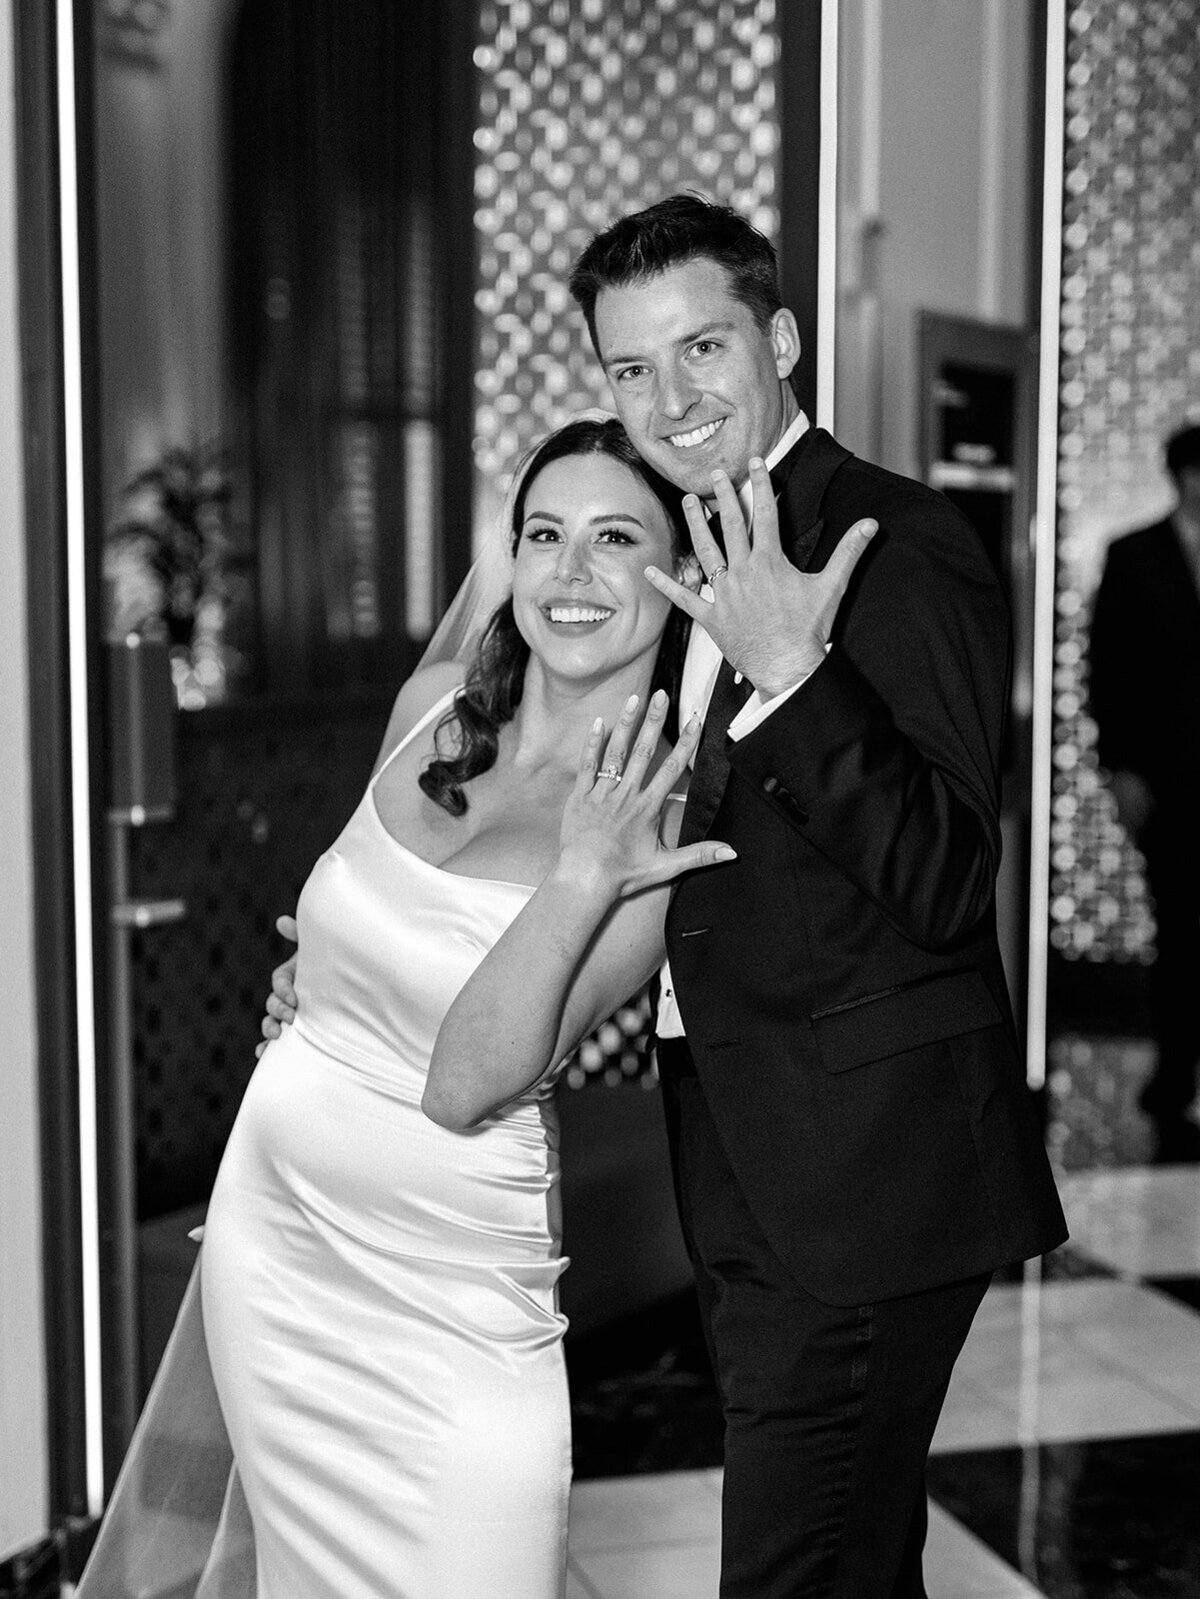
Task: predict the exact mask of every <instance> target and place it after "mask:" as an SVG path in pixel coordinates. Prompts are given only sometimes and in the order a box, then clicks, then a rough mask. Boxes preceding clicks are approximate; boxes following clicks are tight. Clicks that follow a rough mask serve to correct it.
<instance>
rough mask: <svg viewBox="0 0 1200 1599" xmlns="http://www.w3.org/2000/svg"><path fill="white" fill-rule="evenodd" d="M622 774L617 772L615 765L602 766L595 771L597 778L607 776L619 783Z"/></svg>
mask: <svg viewBox="0 0 1200 1599" xmlns="http://www.w3.org/2000/svg"><path fill="white" fill-rule="evenodd" d="M622 776H623V773H621V772H618V771H617V769H616V767H615V766H602V767H601V768H600V770H599V771H598V772H597V773H596V777H597V778H601V777H608V778H611V779H612V781H613V782H614V783H619V782H620V781H621V778H622Z"/></svg>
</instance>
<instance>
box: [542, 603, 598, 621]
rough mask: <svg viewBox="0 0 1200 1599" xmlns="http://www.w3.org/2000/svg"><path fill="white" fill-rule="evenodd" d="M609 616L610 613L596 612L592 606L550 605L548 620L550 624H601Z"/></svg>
mask: <svg viewBox="0 0 1200 1599" xmlns="http://www.w3.org/2000/svg"><path fill="white" fill-rule="evenodd" d="M611 615H612V612H611V611H603V610H598V609H597V608H596V607H595V606H594V605H552V606H551V607H550V620H551V621H552V622H603V621H606V620H607V618H608V617H610V616H611Z"/></svg>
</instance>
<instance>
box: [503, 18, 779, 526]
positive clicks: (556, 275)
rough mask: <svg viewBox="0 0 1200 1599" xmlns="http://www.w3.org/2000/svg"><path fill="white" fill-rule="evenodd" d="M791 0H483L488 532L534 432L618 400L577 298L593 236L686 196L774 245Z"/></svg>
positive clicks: (776, 225)
mask: <svg viewBox="0 0 1200 1599" xmlns="http://www.w3.org/2000/svg"><path fill="white" fill-rule="evenodd" d="M776 10H777V0H654V3H649V0H484V3H483V4H482V6H481V7H480V31H479V45H478V49H477V51H476V62H477V65H478V68H479V75H480V100H479V118H478V128H477V131H476V135H475V144H476V148H477V150H478V161H477V166H476V174H475V195H476V201H477V210H476V213H475V222H476V230H477V235H478V238H479V250H480V256H479V285H480V286H479V292H478V297H477V307H478V317H479V347H478V354H477V361H478V365H477V372H476V380H475V388H476V421H475V464H476V472H477V476H476V484H477V493H476V523H475V526H476V537H477V539H479V538H482V537H484V536H486V534H487V533H488V532H491V531H494V529H495V526H496V518H497V516H498V513H499V505H500V497H501V494H502V491H503V487H504V483H505V481H506V475H507V474H508V473H509V472H510V471H511V469H512V467H513V464H514V462H515V461H516V460H517V459H518V458H519V456H520V455H521V454H522V453H523V452H524V451H525V450H526V449H527V448H528V447H529V445H530V444H531V443H533V441H534V440H536V439H537V438H538V437H540V436H541V435H542V434H543V433H545V432H547V431H548V430H549V429H550V428H553V427H557V426H559V425H561V424H562V423H563V422H564V421H566V420H568V418H569V417H570V416H571V415H572V414H574V413H575V412H577V411H579V410H582V409H584V408H585V407H587V406H593V405H605V406H608V405H609V404H610V401H609V397H608V390H607V386H606V384H605V382H604V378H603V374H602V373H601V371H600V368H599V366H598V364H597V362H596V360H595V358H594V356H593V354H592V351H591V348H590V346H589V345H588V343H587V336H586V331H585V329H584V326H583V321H582V319H581V318H580V317H578V316H577V315H576V313H575V309H574V305H573V303H572V301H571V299H570V296H569V295H568V293H567V287H566V284H567V277H568V274H569V272H570V269H571V265H572V263H573V262H574V260H575V258H576V257H577V256H578V255H579V253H580V251H581V250H582V249H583V247H584V246H585V245H586V244H587V242H588V240H589V239H590V238H591V236H592V235H593V234H594V233H595V232H596V231H597V230H598V229H600V228H603V227H605V226H606V225H607V224H608V223H610V222H612V221H614V220H615V219H616V218H617V217H618V216H620V215H621V214H622V213H623V212H626V211H633V210H637V209H639V208H640V207H642V206H645V205H649V204H651V203H652V202H653V201H655V200H658V199H661V198H662V197H663V196H664V195H667V194H671V193H674V192H676V191H678V190H681V189H689V188H691V189H697V190H699V191H701V192H702V193H705V194H707V195H708V196H710V197H711V198H713V199H717V200H720V201H722V202H725V203H728V204H731V205H735V206H737V208H738V209H739V210H740V211H742V212H743V213H744V214H745V215H746V216H748V217H750V218H751V220H752V221H753V222H754V223H755V224H756V226H758V227H759V228H761V229H762V231H763V232H764V233H766V234H767V235H768V237H773V236H774V235H775V233H776V232H777V228H778V215H777V209H776V187H777V144H778V123H777V117H776V110H775V101H776V83H775V72H776V63H777V58H778V40H777V35H776V30H775V19H776Z"/></svg>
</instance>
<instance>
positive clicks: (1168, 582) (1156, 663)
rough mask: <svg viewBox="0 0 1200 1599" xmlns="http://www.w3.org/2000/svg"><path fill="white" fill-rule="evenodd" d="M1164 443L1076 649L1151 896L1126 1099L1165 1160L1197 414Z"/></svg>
mask: <svg viewBox="0 0 1200 1599" xmlns="http://www.w3.org/2000/svg"><path fill="white" fill-rule="evenodd" d="M1164 453H1165V461H1166V468H1167V471H1168V473H1169V474H1170V477H1171V481H1172V483H1173V484H1174V487H1175V491H1176V495H1177V497H1178V499H1177V503H1176V506H1175V509H1174V510H1173V511H1172V512H1171V514H1170V516H1168V517H1165V518H1164V519H1163V520H1162V521H1161V522H1155V523H1154V524H1153V526H1151V527H1144V528H1139V529H1138V530H1137V531H1136V532H1133V533H1126V534H1125V535H1124V536H1123V537H1121V538H1118V539H1115V540H1114V541H1113V542H1112V544H1110V545H1109V548H1108V554H1107V557H1106V559H1105V563H1104V572H1103V575H1102V577H1101V579H1100V586H1099V589H1098V590H1097V593H1096V602H1095V609H1094V611H1093V613H1092V630H1091V645H1090V655H1091V707H1092V713H1093V715H1094V716H1095V718H1096V725H1097V728H1098V730H1099V745H1098V753H1099V756H1100V760H1101V763H1102V764H1103V765H1104V766H1106V767H1107V768H1108V770H1109V772H1110V773H1111V774H1112V790H1113V795H1114V797H1115V799H1116V802H1117V811H1118V814H1119V816H1120V819H1121V823H1122V825H1123V826H1124V827H1125V829H1126V831H1127V832H1128V833H1129V836H1130V837H1131V838H1132V839H1133V840H1134V842H1135V843H1136V844H1137V846H1138V848H1139V849H1140V850H1141V852H1142V854H1143V855H1144V856H1145V859H1146V875H1147V878H1148V880H1149V886H1150V892H1151V895H1152V896H1153V899H1154V918H1155V923H1156V926H1157V937H1156V956H1155V961H1154V968H1153V973H1152V978H1151V985H1152V1003H1153V1026H1154V1036H1155V1043H1156V1045H1157V1059H1156V1061H1155V1065H1154V1069H1153V1072H1152V1073H1151V1075H1150V1078H1149V1079H1148V1081H1147V1082H1146V1084H1145V1085H1144V1087H1143V1088H1142V1091H1141V1097H1140V1103H1141V1106H1142V1108H1143V1110H1145V1111H1146V1113H1147V1115H1149V1116H1150V1117H1151V1118H1152V1120H1153V1121H1154V1123H1155V1129H1156V1133H1157V1141H1158V1149H1157V1155H1158V1158H1159V1159H1161V1160H1167V1161H1169V1160H1176V1159H1180V1158H1183V1157H1194V1156H1195V1155H1196V1154H1197V1153H1200V1128H1198V1127H1197V1126H1196V1125H1195V1123H1194V1122H1193V1121H1191V1120H1190V1119H1189V1111H1190V1109H1191V1107H1192V1104H1193V1101H1194V1100H1195V1097H1196V1061H1197V1058H1198V1057H1200V1005H1198V1004H1197V1002H1196V996H1197V989H1198V986H1200V808H1198V805H1200V731H1198V730H1200V426H1192V427H1186V428H1183V429H1182V430H1181V431H1179V432H1177V433H1175V434H1173V435H1172V437H1171V438H1170V439H1168V440H1167V444H1166V449H1165V452H1164Z"/></svg>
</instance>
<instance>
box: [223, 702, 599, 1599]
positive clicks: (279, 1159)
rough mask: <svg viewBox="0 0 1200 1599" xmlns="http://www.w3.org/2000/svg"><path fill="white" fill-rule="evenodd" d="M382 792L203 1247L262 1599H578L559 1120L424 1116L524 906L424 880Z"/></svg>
mask: <svg viewBox="0 0 1200 1599" xmlns="http://www.w3.org/2000/svg"><path fill="white" fill-rule="evenodd" d="M448 703H449V699H448V698H447V700H444V701H441V702H439V704H438V705H436V706H435V707H434V708H433V710H432V711H431V712H430V715H429V716H428V717H427V718H425V720H424V721H423V722H422V724H421V726H422V727H424V726H426V725H427V724H428V723H429V722H431V721H432V720H434V719H435V718H436V717H438V716H440V715H441V714H442V712H443V711H444V710H445V709H446V706H447V705H448ZM418 731H419V729H414V733H413V734H412V735H410V737H412V736H415V735H416V733H417V732H418ZM376 780H377V779H376ZM374 786H375V782H374V781H373V782H372V784H371V786H370V788H368V790H367V792H366V794H365V795H364V797H363V799H362V801H361V803H360V804H359V807H358V809H357V810H356V811H355V813H354V815H353V817H352V818H351V819H350V821H349V822H348V824H347V825H346V828H345V830H344V831H343V833H342V834H341V836H340V837H339V839H338V840H337V842H336V844H335V845H334V846H333V848H332V849H330V850H328V851H327V852H326V853H325V854H324V855H323V856H322V857H321V859H320V860H319V861H318V862H317V864H316V866H315V867H314V869H313V872H312V875H311V876H310V877H309V880H308V882H307V884H306V886H305V888H304V892H303V894H302V896H301V899H300V904H299V909H298V920H299V926H300V951H301V958H300V965H299V971H298V976H297V992H298V995H299V999H300V1005H299V1015H298V1016H297V1019H296V1021H295V1023H294V1024H293V1025H292V1026H290V1027H287V1028H285V1029H284V1032H283V1036H282V1037H281V1038H280V1039H278V1040H276V1041H275V1042H273V1043H272V1044H271V1045H270V1046H269V1048H268V1049H267V1050H266V1051H265V1052H264V1053H263V1056H262V1059H261V1060H260V1062H259V1064H258V1068H257V1070H256V1071H255V1073H254V1076H253V1078H252V1079H251V1082H250V1085H249V1088H248V1089H247V1092H246V1096H245V1099H244V1101H243V1103H242V1107H241V1110H240V1112H239V1114H238V1118H237V1122H236V1125H235V1126H234V1129H233V1132H232V1135H231V1137H230V1140H229V1144H228V1147H227V1149H226V1153H225V1157H224V1160H223V1161H222V1164H221V1170H220V1174H219V1176H218V1178H217V1183H216V1188H215V1190H214V1192H213V1197H212V1202H211V1205H210V1208H209V1212H208V1218H207V1223H206V1228H205V1234H204V1242H203V1246H202V1253H201V1263H200V1273H201V1294H202V1305H203V1317H204V1331H205V1336H206V1338H207V1343H208V1349H209V1355H210V1359H211V1363H212V1371H213V1376H214V1379H215V1382H216V1388H217V1393H218V1395H219V1398H220V1402H221V1408H222V1411H223V1413H224V1417H225V1422H226V1426H227V1428H228V1431H229V1436H230V1439H231V1441H232V1445H233V1451H234V1456H235V1459H236V1465H237V1471H238V1475H239V1476H240V1479H241V1484H242V1488H243V1489H244V1492H245V1496H246V1501H247V1503H248V1505H249V1509H250V1514H251V1518H252V1520H253V1526H254V1542H255V1545H256V1548H257V1563H258V1579H257V1581H258V1587H257V1593H258V1596H259V1599H559V1595H560V1594H561V1592H562V1589H563V1583H564V1566H565V1546H566V1519H567V1495H568V1488H569V1483H570V1429H569V1413H568V1404H567V1389H566V1378H565V1372H564V1366H563V1359H562V1347H561V1346H562V1335H563V1330H564V1325H565V1323H564V1319H563V1317H562V1316H561V1315H560V1314H559V1311H558V1307H557V1301H556V1284H557V1281H558V1277H559V1275H560V1273H561V1271H562V1268H563V1265H564V1264H565V1262H564V1260H563V1257H562V1254H561V1250H560V1232H559V1214H558V1155H557V1130H556V1123H555V1118H554V1108H553V1100H552V1098H551V1096H550V1091H549V1090H548V1089H546V1088H542V1089H541V1090H539V1091H535V1092H533V1093H531V1094H530V1095H529V1096H528V1097H526V1098H524V1099H521V1100H519V1101H517V1102H516V1103H514V1104H512V1105H510V1106H508V1107H507V1108H506V1109H505V1110H503V1111H501V1112H499V1113H498V1114H496V1115H495V1116H492V1117H490V1118H489V1119H488V1120H487V1121H486V1122H484V1123H483V1124H482V1125H481V1126H479V1127H477V1128H474V1129H472V1130H470V1131H467V1132H449V1131H446V1130H445V1129H443V1128H441V1127H438V1126H436V1125H435V1124H434V1123H433V1122H431V1121H429V1120H428V1119H427V1118H426V1117H425V1116H424V1115H423V1114H422V1112H421V1091H422V1088H423V1087H424V1082H425V1072H426V1068H427V1066H428V1063H429V1059H430V1055H431V1052H432V1050H433V1045H434V1040H435V1039H436V1037H437V1032H438V1027H439V1024H440V1022H441V1020H442V1018H443V1016H444V1015H445V1013H446V1010H447V1008H448V1007H449V1005H450V1003H451V1001H452V1000H453V999H454V997H455V995H456V994H457V993H458V991H459V989H460V988H461V986H462V984H463V983H464V982H465V981H466V979H467V978H468V977H469V976H470V974H471V972H472V971H473V969H474V968H475V966H476V965H477V963H478V962H479V961H480V960H481V959H482V957H483V956H484V955H485V954H486V952H487V951H488V950H489V949H490V948H491V946H492V945H493V944H494V943H495V941H496V939H497V938H499V936H500V935H501V933H503V931H504V929H505V928H506V927H507V926H508V924H509V922H510V921H511V920H512V919H513V917H514V916H515V915H516V914H517V913H518V911H519V910H520V909H521V907H522V906H523V905H524V904H525V902H526V900H527V899H528V897H529V895H530V893H531V892H532V890H531V889H530V888H529V887H527V886H526V885H523V884H520V883H505V882H494V881H491V880H489V879H481V878H472V877H463V876H459V875H456V874H455V873H454V872H449V871H443V870H441V869H439V868H438V867H435V866H431V865H430V864H429V863H428V862H426V861H424V860H422V859H421V858H420V857H418V856H416V855H414V854H413V853H412V852H411V851H409V850H408V849H406V848H404V847H403V846H402V845H401V844H399V843H397V842H396V841H395V840H394V839H393V838H392V837H391V836H390V835H389V834H388V832H387V831H386V830H385V828H384V826H383V823H382V821H381V819H380V816H379V812H378V810H377V808H376V803H375V797H374Z"/></svg>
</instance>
